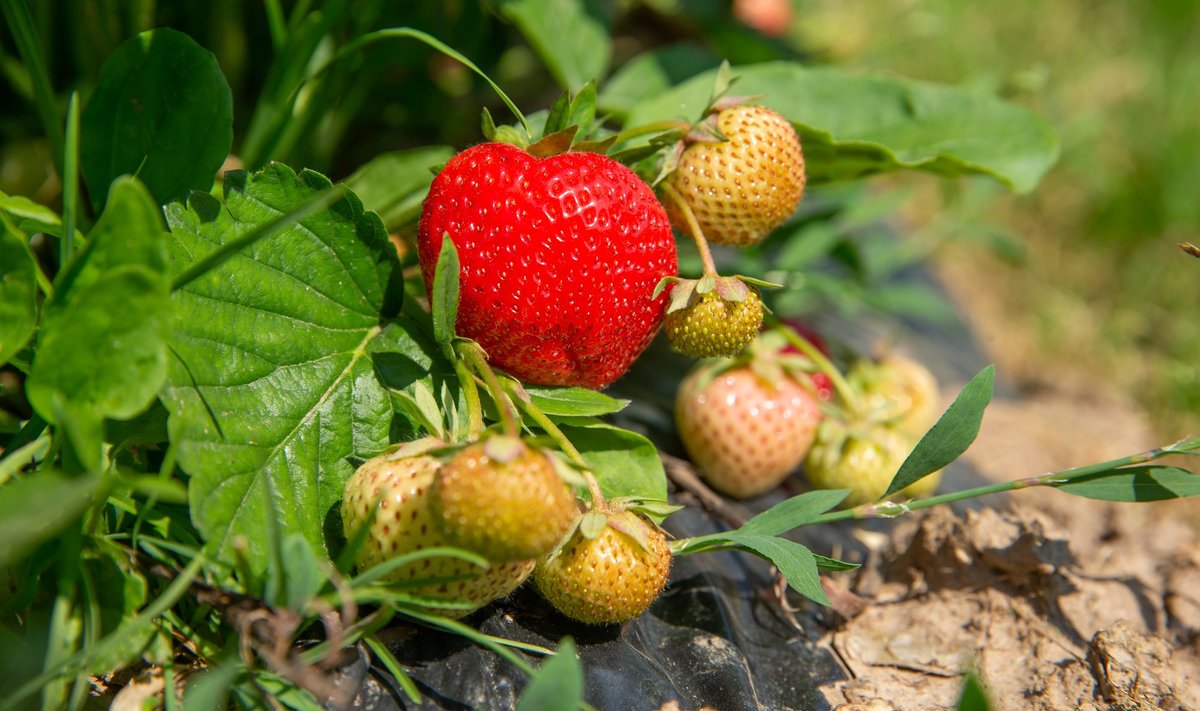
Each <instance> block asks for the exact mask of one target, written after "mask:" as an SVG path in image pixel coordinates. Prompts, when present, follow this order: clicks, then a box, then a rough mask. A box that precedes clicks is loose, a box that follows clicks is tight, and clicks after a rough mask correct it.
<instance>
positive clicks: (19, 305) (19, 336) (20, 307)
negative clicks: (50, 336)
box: [0, 219, 37, 364]
mask: <svg viewBox="0 0 1200 711" xmlns="http://www.w3.org/2000/svg"><path fill="white" fill-rule="evenodd" d="M25 240H26V237H25V235H24V234H22V233H21V232H20V231H19V230H18V229H17V228H16V227H15V226H13V225H12V224H11V223H10V222H9V221H8V220H7V219H0V364H3V363H7V362H8V359H9V358H12V357H13V356H14V355H16V354H17V353H18V352H19V351H20V350H21V349H22V348H24V347H25V344H26V343H28V342H29V338H30V337H31V336H32V335H33V330H34V328H35V327H36V326H37V277H36V276H35V273H36V272H35V270H36V269H37V265H36V264H35V263H34V261H33V255H32V254H30V252H29V247H28V243H27V242H26V241H25Z"/></svg>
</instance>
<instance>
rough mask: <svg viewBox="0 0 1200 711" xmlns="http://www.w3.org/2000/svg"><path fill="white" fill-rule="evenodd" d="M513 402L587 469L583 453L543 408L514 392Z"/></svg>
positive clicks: (575, 461) (575, 460) (577, 462)
mask: <svg viewBox="0 0 1200 711" xmlns="http://www.w3.org/2000/svg"><path fill="white" fill-rule="evenodd" d="M509 387H510V388H511V387H513V386H511V385H510V386H509ZM512 402H515V403H517V405H518V407H520V408H521V410H523V411H524V412H525V414H526V415H529V417H530V419H532V420H533V421H534V423H535V424H537V426H538V427H541V428H542V430H543V431H544V432H545V433H546V434H548V435H550V438H551V439H553V440H554V442H555V444H557V445H558V448H559V449H561V450H562V451H563V453H564V454H566V455H567V456H568V457H570V458H571V461H572V462H574V463H575V464H576V465H578V466H579V467H580V468H581V469H583V470H585V471H586V470H587V468H588V463H587V461H586V460H585V459H584V458H583V455H582V454H580V453H579V450H578V449H576V448H575V445H574V444H571V440H569V439H567V435H566V434H565V433H564V432H563V431H562V430H560V429H559V428H558V425H556V424H554V420H551V419H550V418H549V417H547V416H546V413H544V412H542V408H540V407H538V406H537V405H536V404H535V403H534V402H533V401H531V400H528V399H526V398H522V397H520V396H519V395H516V394H513V397H512Z"/></svg>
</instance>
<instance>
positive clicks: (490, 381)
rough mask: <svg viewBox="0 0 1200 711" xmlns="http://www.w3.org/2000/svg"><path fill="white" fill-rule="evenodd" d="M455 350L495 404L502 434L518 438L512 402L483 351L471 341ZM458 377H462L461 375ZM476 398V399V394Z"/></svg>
mask: <svg viewBox="0 0 1200 711" xmlns="http://www.w3.org/2000/svg"><path fill="white" fill-rule="evenodd" d="M456 350H457V351H458V352H459V353H460V354H462V356H463V358H464V359H465V360H466V361H467V364H468V365H469V366H470V367H471V369H472V370H474V371H475V372H476V373H478V374H479V376H480V377H481V378H483V382H484V383H485V384H486V385H487V389H488V392H489V393H491V395H492V400H494V401H495V402H496V410H498V411H499V413H500V425H501V426H502V427H503V428H504V434H506V435H508V436H510V437H520V436H521V424H520V422H519V421H518V420H517V414H516V412H515V409H516V408H515V406H514V405H513V402H512V400H511V399H509V397H508V393H507V392H505V390H504V386H502V385H501V384H500V380H499V379H498V378H497V377H496V371H494V370H492V366H490V365H488V362H487V357H486V356H485V355H484V352H483V349H482V348H480V347H479V345H478V344H477V343H475V342H473V341H471V342H468V343H467V344H465V345H463V346H460V347H459V348H457V349H456ZM456 367H457V366H456ZM459 377H460V378H461V377H462V374H461V373H460V374H459ZM468 379H469V376H468ZM476 396H477V397H478V394H477V395H476Z"/></svg>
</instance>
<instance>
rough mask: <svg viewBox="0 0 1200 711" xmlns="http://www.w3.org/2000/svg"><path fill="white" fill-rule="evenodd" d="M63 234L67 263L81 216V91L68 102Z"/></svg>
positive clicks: (61, 242) (60, 244)
mask: <svg viewBox="0 0 1200 711" xmlns="http://www.w3.org/2000/svg"><path fill="white" fill-rule="evenodd" d="M62 181H63V234H62V239H60V240H59V242H58V255H59V256H58V259H59V261H58V263H59V265H66V264H67V263H68V262H69V261H70V260H71V255H73V254H74V253H75V223H76V221H77V220H78V217H79V92H71V101H70V102H69V103H68V104H67V139H66V148H65V152H64V154H63V167H62Z"/></svg>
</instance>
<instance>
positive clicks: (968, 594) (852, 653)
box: [822, 365, 1200, 711]
mask: <svg viewBox="0 0 1200 711" xmlns="http://www.w3.org/2000/svg"><path fill="white" fill-rule="evenodd" d="M1001 367H1003V365H1002V366H1001ZM947 390H948V391H950V392H955V391H956V390H957V389H956V388H955V387H953V386H952V385H951V386H950V387H948V388H947ZM1159 444H1162V442H1160V441H1158V439H1157V438H1156V436H1155V435H1154V433H1152V432H1151V431H1150V428H1149V426H1148V425H1147V424H1146V418H1145V417H1144V415H1143V414H1142V413H1141V412H1140V411H1139V409H1138V408H1137V407H1136V406H1135V405H1134V404H1133V403H1131V402H1129V401H1128V400H1125V399H1122V398H1121V397H1119V396H1117V395H1115V394H1112V393H1105V394H1100V389H1096V390H1095V391H1092V392H1081V391H1080V390H1079V389H1075V390H1074V392H1062V391H1054V390H1045V389H1041V390H1035V391H1034V392H1032V393H1029V394H1027V395H1025V396H1022V397H1020V398H1019V399H1013V400H1009V401H999V402H995V403H993V404H992V406H991V407H990V408H989V409H988V412H987V414H986V415H985V418H984V424H983V429H982V431H981V433H980V437H979V439H978V440H977V442H976V444H975V445H974V446H973V447H972V449H971V450H970V452H969V453H968V454H967V455H966V457H967V460H968V461H969V462H970V463H971V464H972V465H973V466H974V468H975V469H976V470H977V471H978V472H980V473H981V474H982V475H983V476H985V477H986V478H988V479H992V480H996V481H1001V480H1009V479H1016V478H1021V477H1025V476H1030V475H1035V474H1040V473H1044V472H1047V471H1057V470H1061V469H1064V468H1067V467H1071V466H1076V465H1082V464H1090V463H1095V462H1098V461H1104V460H1106V459H1112V458H1116V457H1120V456H1124V455H1127V454H1132V453H1135V452H1138V451H1142V450H1145V449H1149V448H1151V447H1153V446H1156V445H1159ZM985 503H986V504H987V507H985V508H982V509H976V510H968V511H965V512H957V513H956V512H955V511H952V510H950V509H948V508H946V507H938V508H935V509H931V510H929V511H928V512H927V513H924V514H923V515H916V516H912V517H908V518H907V519H906V520H901V521H900V522H898V523H897V525H896V526H895V527H893V528H891V529H890V532H889V534H888V535H886V536H880V535H879V534H869V535H864V540H867V541H873V543H874V545H873V547H872V550H873V553H872V555H871V556H870V558H869V559H868V561H867V564H866V565H864V566H863V568H862V569H861V570H859V571H856V573H854V574H848V575H847V577H844V578H842V579H841V580H840V581H835V583H834V585H835V587H836V586H837V585H838V584H841V585H844V587H845V592H846V595H845V596H844V598H845V599H844V600H843V602H842V604H841V605H840V608H841V611H842V612H843V613H844V617H842V619H841V622H840V624H839V625H837V626H836V627H835V628H834V629H832V630H831V631H829V632H828V633H827V634H826V635H825V637H824V639H823V640H822V643H823V644H825V645H828V646H829V648H831V649H832V650H833V652H834V653H835V654H836V656H837V657H838V659H839V660H840V662H841V663H842V664H843V665H844V668H845V671H846V672H847V676H848V677H849V680H847V681H840V682H836V683H833V684H829V685H827V686H826V687H824V688H823V689H822V691H823V693H824V694H825V696H826V699H827V700H828V701H829V703H830V705H831V706H832V707H833V708H835V709H839V710H840V711H853V710H857V711H881V710H886V709H942V708H953V707H954V705H955V704H956V702H957V698H958V694H959V693H960V689H961V688H962V674H963V672H964V670H966V669H974V670H976V672H977V673H978V675H979V676H980V678H981V680H982V681H983V683H984V684H985V687H986V689H987V691H988V694H989V696H990V698H991V699H992V700H993V702H994V705H995V708H997V709H1005V710H1008V709H1013V710H1015V709H1047V710H1049V709H1114V710H1115V709H1121V710H1125V709H1130V710H1132V709H1137V710H1142V709H1200V552H1198V551H1197V546H1196V543H1197V541H1196V538H1197V534H1196V530H1195V528H1194V526H1193V525H1192V524H1191V523H1190V520H1189V519H1194V518H1195V508H1194V504H1192V503H1190V502H1188V501H1180V502H1166V503H1161V504H1110V503H1105V502H1097V501H1090V500H1085V499H1080V498H1077V497H1073V496H1069V495H1066V494H1063V493H1060V492H1055V491H1052V490H1045V489H1033V490H1026V491H1021V492H1017V493H1014V494H1011V495H1007V496H998V497H995V498H993V499H990V500H986V502H985ZM847 601H849V602H847Z"/></svg>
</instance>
